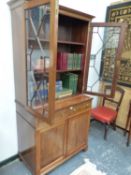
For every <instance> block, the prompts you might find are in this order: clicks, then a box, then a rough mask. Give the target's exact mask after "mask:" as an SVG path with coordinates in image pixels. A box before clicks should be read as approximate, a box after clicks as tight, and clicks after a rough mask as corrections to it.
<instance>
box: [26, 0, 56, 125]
mask: <svg viewBox="0 0 131 175" xmlns="http://www.w3.org/2000/svg"><path fill="white" fill-rule="evenodd" d="M25 24H26V25H25V26H26V32H25V33H26V35H25V38H26V69H27V70H26V75H27V106H28V107H29V108H30V109H32V110H33V111H34V110H35V111H36V108H38V107H42V110H40V111H37V113H38V115H39V116H41V118H43V119H44V120H46V121H47V122H49V123H51V122H52V120H53V116H54V115H53V114H54V102H55V80H56V73H55V72H56V56H57V26H58V2H57V1H54V0H42V1H37V0H33V1H28V2H25ZM47 104H48V107H47Z"/></svg>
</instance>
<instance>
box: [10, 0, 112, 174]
mask: <svg viewBox="0 0 131 175" xmlns="http://www.w3.org/2000/svg"><path fill="white" fill-rule="evenodd" d="M9 5H10V8H11V14H12V28H13V30H12V31H13V50H14V76H15V96H16V113H17V126H18V147H19V155H20V158H21V159H22V160H23V162H24V163H25V164H26V165H27V166H28V167H29V168H30V170H31V172H32V173H33V174H35V175H40V174H46V173H48V172H49V171H51V170H52V169H53V168H55V167H56V166H58V165H60V164H61V163H63V162H64V161H65V160H67V159H69V158H70V157H71V156H73V155H74V154H76V153H78V152H79V151H81V150H86V148H87V147H88V144H87V143H88V142H87V140H88V129H89V121H90V110H91V101H92V99H91V98H90V97H89V96H87V94H85V93H87V90H86V89H85V87H86V86H87V77H88V76H87V73H88V68H89V57H90V54H89V50H90V48H91V47H88V46H90V44H89V33H90V31H92V30H89V29H90V23H91V20H92V18H93V16H91V15H88V14H85V13H82V12H79V11H76V10H72V9H70V8H66V7H62V6H59V3H58V1H54V0H30V1H24V0H20V1H17V0H12V1H10V2H9ZM90 42H91V41H90ZM104 95H105V94H104ZM108 95H109V94H108Z"/></svg>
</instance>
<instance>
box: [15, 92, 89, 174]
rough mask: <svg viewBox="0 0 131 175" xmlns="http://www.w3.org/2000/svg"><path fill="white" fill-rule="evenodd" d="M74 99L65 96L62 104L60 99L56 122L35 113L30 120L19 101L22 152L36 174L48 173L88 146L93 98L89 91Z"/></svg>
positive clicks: (26, 162)
mask: <svg viewBox="0 0 131 175" xmlns="http://www.w3.org/2000/svg"><path fill="white" fill-rule="evenodd" d="M71 99H72V100H71ZM71 99H70V98H66V99H63V100H61V107H60V106H59V105H60V102H59V103H57V102H56V106H57V107H56V108H59V110H56V112H55V114H54V115H55V120H54V122H53V123H52V125H49V124H47V123H46V122H44V121H42V120H40V119H36V118H34V116H31V115H30V120H27V118H26V115H28V119H29V114H27V113H28V112H27V113H26V111H25V109H24V107H23V110H22V107H20V104H19V105H17V110H19V112H17V126H18V143H19V152H20V153H19V155H20V158H21V159H22V161H23V162H24V163H25V165H26V166H27V167H28V168H29V169H30V170H31V172H32V174H33V175H41V174H42V175H46V174H47V173H48V172H50V171H52V170H53V169H54V168H56V167H57V166H59V165H60V164H62V163H63V162H65V161H66V160H68V159H69V158H71V157H72V156H73V155H75V154H77V153H78V152H80V151H82V150H84V151H86V150H87V147H88V145H87V140H88V129H89V121H90V110H91V99H90V98H89V97H88V96H86V95H78V96H75V97H71ZM22 116H23V117H22ZM31 117H32V118H31Z"/></svg>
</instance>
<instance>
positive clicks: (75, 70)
mask: <svg viewBox="0 0 131 175" xmlns="http://www.w3.org/2000/svg"><path fill="white" fill-rule="evenodd" d="M78 71H82V70H81V69H70V70H56V72H57V73H60V72H78ZM34 73H35V74H43V73H44V71H43V70H42V69H39V70H34ZM45 73H48V71H45Z"/></svg>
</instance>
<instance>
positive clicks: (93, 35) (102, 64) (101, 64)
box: [84, 23, 126, 97]
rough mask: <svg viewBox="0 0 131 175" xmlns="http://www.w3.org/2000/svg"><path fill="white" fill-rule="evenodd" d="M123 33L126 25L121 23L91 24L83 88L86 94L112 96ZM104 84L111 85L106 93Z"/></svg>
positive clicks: (117, 71)
mask: <svg viewBox="0 0 131 175" xmlns="http://www.w3.org/2000/svg"><path fill="white" fill-rule="evenodd" d="M125 31H126V24H122V23H117V24H116V23H92V24H91V26H90V31H89V45H88V46H89V47H88V58H87V60H88V61H87V67H88V68H87V72H86V74H85V86H84V90H85V92H86V93H88V94H92V95H100V96H107V97H113V96H114V93H115V88H116V84H117V78H118V76H119V67H120V60H121V56H122V55H121V52H122V48H123V44H124V35H125ZM106 84H108V85H111V90H110V91H108V92H104V86H105V85H106Z"/></svg>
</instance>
